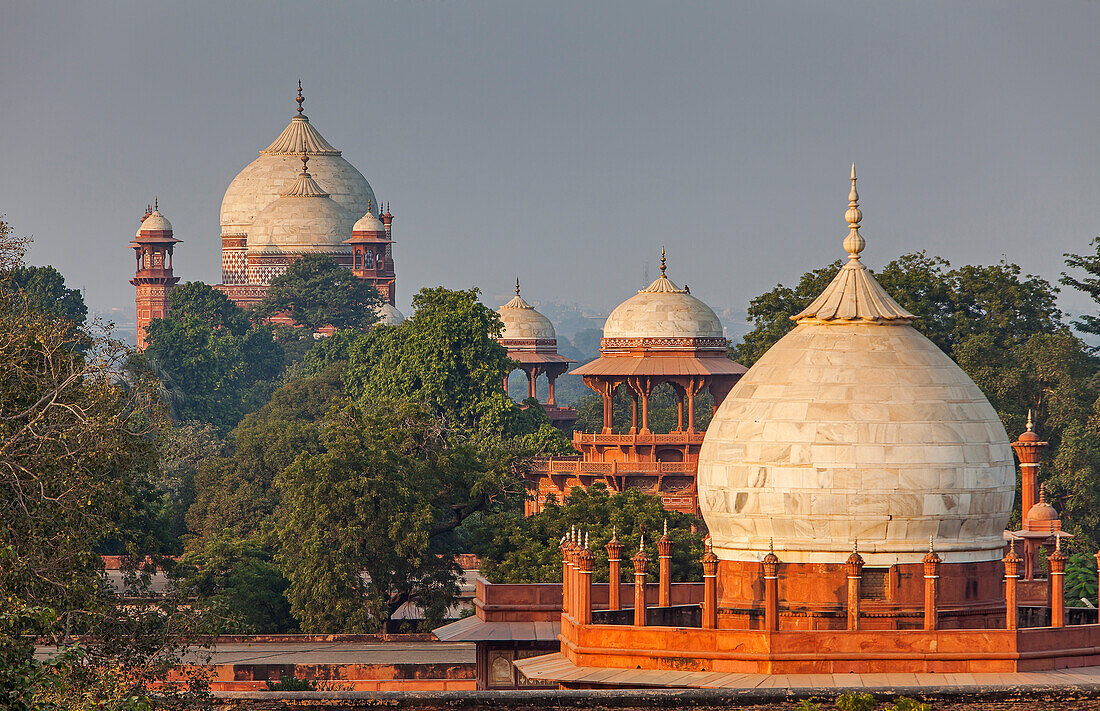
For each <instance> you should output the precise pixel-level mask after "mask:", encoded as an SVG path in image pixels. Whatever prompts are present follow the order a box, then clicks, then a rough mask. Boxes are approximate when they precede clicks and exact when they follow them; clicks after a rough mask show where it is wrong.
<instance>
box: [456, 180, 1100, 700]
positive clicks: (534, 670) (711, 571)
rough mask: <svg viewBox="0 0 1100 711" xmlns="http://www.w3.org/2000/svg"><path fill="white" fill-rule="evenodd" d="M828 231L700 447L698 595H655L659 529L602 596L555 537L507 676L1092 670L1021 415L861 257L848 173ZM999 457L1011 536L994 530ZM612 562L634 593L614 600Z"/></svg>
mask: <svg viewBox="0 0 1100 711" xmlns="http://www.w3.org/2000/svg"><path fill="white" fill-rule="evenodd" d="M846 219H847V221H848V224H849V233H848V236H847V237H846V238H845V240H844V248H845V250H846V251H847V252H848V257H849V258H848V262H847V264H845V265H844V266H843V267H842V268H841V270H840V272H839V273H838V274H837V276H836V278H835V279H834V280H833V281H832V282H831V283H830V284H829V286H828V287H827V288H826V289H825V291H823V292H822V293H821V295H820V296H819V297H818V298H816V299H815V300H814V301H813V302H812V303H811V304H809V306H807V307H806V308H805V309H804V310H803V311H802V312H800V313H798V314H796V315H795V316H794V317H793V319H794V321H795V324H796V325H795V326H794V328H793V329H792V330H791V331H790V332H789V333H788V334H787V335H785V336H784V337H783V338H782V339H781V340H780V341H779V342H778V343H776V344H775V345H774V346H773V347H772V348H771V349H770V350H769V351H768V352H767V353H766V354H765V355H764V356H763V357H762V358H761V359H760V360H759V361H757V362H756V363H755V364H754V365H753V367H752V368H751V369H749V371H748V372H747V373H746V374H745V375H744V377H742V378H741V379H740V380H739V381H738V382H737V384H736V385H735V386H734V387H733V389H732V390H731V391H730V392H729V394H728V395H727V396H726V397H725V398H724V400H723V401H722V403H721V405H720V406H719V407H718V411H717V413H716V414H715V416H714V419H713V421H712V422H711V425H710V428H709V430H708V431H707V434H706V437H705V439H704V441H703V444H702V448H701V451H700V454H699V465H698V471H699V477H698V481H699V494H700V506H699V508H700V510H701V512H702V516H703V518H704V520H705V521H706V524H707V527H708V529H709V532H710V544H711V545H710V546H709V548H708V550H707V551H706V552H705V553H704V555H703V556H702V560H701V561H700V563H701V567H702V573H703V583H702V584H699V583H673V582H672V581H671V564H670V562H669V561H670V551H671V546H672V545H673V544H672V541H671V540H670V539H669V538H668V536H667V535H665V536H662V537H660V538H659V539H658V540H657V541H656V546H655V548H656V549H657V554H658V555H657V559H658V582H657V583H656V584H652V583H647V582H646V574H647V571H648V570H649V568H648V566H649V565H650V561H651V558H650V553H649V552H648V551H647V549H646V547H645V544H644V543H643V544H642V545H641V546H640V547H639V549H638V551H637V552H636V553H634V554H633V555H632V556H631V555H630V554H631V552H630V551H624V550H623V546H622V545H621V544H619V542H618V541H616V540H614V539H612V541H611V542H609V543H608V544H607V545H606V553H607V557H606V561H607V563H606V564H607V566H608V569H609V582H608V583H606V584H603V583H600V584H597V583H593V571H594V570H595V568H596V566H598V565H601V564H602V560H603V551H594V550H591V549H589V547H588V545H587V543H586V538H585V537H584V536H579V535H572V534H571V533H570V532H567V535H566V536H565V537H563V539H562V542H561V550H562V560H563V571H562V586H561V595H562V614H561V630H560V637H559V638H560V640H561V643H560V652H558V653H555V654H549V655H545V656H541V657H533V658H528V659H520V658H518V657H517V658H516V660H515V662H514V666H515V667H516V669H518V670H519V672H520V673H521V674H522V677H523V680H524V682H525V683H531V684H545V683H558V684H559V685H561V686H563V687H567V688H592V687H594V686H610V687H616V686H619V687H621V686H665V685H672V686H678V687H691V686H696V687H714V686H718V687H721V686H725V685H730V686H737V685H738V681H737V678H738V677H739V676H740V675H741V674H745V673H752V674H761V673H762V674H841V675H843V674H848V673H856V674H859V673H909V674H912V673H917V674H920V673H940V674H958V673H979V672H982V673H1016V672H1023V671H1033V670H1050V669H1064V668H1067V667H1081V666H1091V665H1100V624H1098V623H1097V615H1096V609H1095V608H1094V607H1091V606H1090V607H1088V608H1072V607H1069V606H1067V604H1066V600H1065V587H1064V579H1065V573H1066V561H1067V557H1066V555H1065V554H1064V553H1063V552H1062V550H1061V548H1062V541H1063V538H1064V537H1065V535H1064V534H1061V532H1060V528H1061V522H1060V520H1059V519H1058V514H1057V511H1056V510H1055V509H1054V508H1053V507H1052V506H1051V505H1050V504H1048V503H1047V502H1046V501H1045V500H1044V495H1043V490H1042V488H1041V487H1039V490H1038V491H1039V500H1038V501H1035V494H1036V486H1035V485H1036V480H1035V473H1036V466H1037V464H1038V461H1039V454H1040V452H1041V451H1042V448H1043V447H1044V446H1045V444H1046V443H1045V442H1041V441H1040V439H1039V437H1038V436H1037V435H1036V434H1035V433H1034V432H1033V431H1032V429H1031V423H1030V418H1029V423H1028V431H1027V432H1025V433H1024V434H1023V435H1021V437H1020V438H1019V439H1018V440H1017V441H1016V442H1013V443H1011V445H1010V443H1009V440H1008V437H1007V435H1006V433H1005V430H1004V427H1003V426H1002V425H1001V422H1000V420H999V419H998V417H997V414H996V412H995V411H994V410H993V408H992V406H991V405H990V404H989V402H988V401H987V400H986V398H985V396H984V395H983V394H982V393H981V391H980V390H979V389H978V388H977V386H975V384H974V383H973V382H972V381H971V380H970V378H969V377H967V375H966V374H965V373H963V372H962V370H960V369H959V368H958V366H956V365H955V364H954V363H953V362H952V361H951V360H950V359H949V358H948V357H947V356H946V355H944V354H943V353H942V352H940V351H939V349H938V348H936V346H935V345H933V344H932V343H931V342H930V341H928V339H926V338H925V337H924V336H922V335H921V334H920V333H919V332H918V331H917V330H916V329H915V328H914V327H913V325H912V322H913V320H914V319H915V318H917V316H915V315H913V314H911V313H909V312H908V311H907V310H905V309H904V308H903V307H901V306H900V305H899V304H898V303H897V302H896V301H894V300H893V299H892V298H890V296H889V295H887V294H886V292H885V291H884V290H883V289H882V288H881V287H880V286H879V284H878V283H877V282H876V281H875V279H874V277H873V276H872V275H871V273H870V271H868V270H867V268H866V267H865V266H864V265H863V264H862V262H861V260H860V254H861V252H862V251H863V249H864V246H865V242H864V239H863V237H862V236H861V235H860V233H859V226H860V221H861V219H862V213H861V211H860V209H859V203H858V194H857V192H856V177H855V168H854V167H853V168H852V176H851V191H850V194H849V205H848V210H847V213H846ZM1013 449H1015V450H1016V453H1017V455H1018V456H1019V459H1020V463H1021V469H1022V470H1023V472H1022V481H1023V490H1024V499H1025V507H1024V512H1025V513H1024V526H1023V530H1021V531H1006V530H1005V527H1006V525H1007V524H1008V523H1009V516H1010V513H1011V511H1012V504H1013V498H1014V495H1015V472H1014V465H1013V459H1012V452H1013ZM646 538H647V539H648V538H649V537H648V536H647V537H646ZM1020 539H1024V541H1025V544H1026V545H1025V547H1026V548H1027V550H1028V555H1029V556H1034V558H1035V560H1034V561H1033V562H1034V563H1035V564H1036V567H1037V563H1038V560H1039V559H1038V556H1039V553H1038V552H1037V551H1036V550H1035V549H1036V548H1037V546H1038V545H1039V543H1045V544H1047V545H1048V546H1049V547H1048V548H1047V549H1046V551H1045V556H1046V568H1047V574H1046V575H1045V576H1043V577H1039V576H1038V575H1036V576H1035V579H1034V580H1030V579H1029V578H1031V577H1032V572H1030V571H1029V572H1027V573H1026V574H1025V571H1024V570H1023V569H1022V568H1023V567H1024V564H1025V561H1024V560H1023V559H1021V557H1020V556H1019V554H1018V552H1017V551H1018V549H1019V547H1020V545H1019V540H1020ZM652 547H653V546H652V545H651V548H652ZM627 556H630V557H628V558H627V559H626V560H625V561H624V560H623V559H624V557H627ZM1097 558H1098V559H1100V553H1098V554H1097ZM624 562H625V563H629V564H633V569H634V570H633V573H634V579H635V584H634V585H633V586H632V587H629V588H628V589H627V590H625V591H624V590H622V589H621V588H622V587H623V582H622V576H621V575H620V566H621V565H622V564H623V563H624ZM1027 565H1028V566H1029V567H1030V566H1031V563H1028V564H1027ZM1022 578H1023V579H1022ZM1029 585H1030V587H1029ZM479 594H482V593H481V592H479ZM484 595H485V596H486V597H492V595H493V591H492V590H486V591H485V592H484ZM456 625H457V623H456ZM437 634H440V638H441V639H442V638H443V637H444V636H445V633H441V632H440V631H437ZM447 638H448V639H451V638H452V637H447ZM918 683H919V682H918ZM1005 683H1011V682H1010V680H1009V681H1006V682H1005Z"/></svg>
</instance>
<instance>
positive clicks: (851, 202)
mask: <svg viewBox="0 0 1100 711" xmlns="http://www.w3.org/2000/svg"><path fill="white" fill-rule="evenodd" d="M851 181H852V190H851V191H850V192H849V193H848V210H847V211H846V212H845V213H844V219H845V220H847V221H848V230H849V231H848V236H847V237H845V238H844V249H845V251H847V252H848V258H849V259H859V253H860V252H862V251H863V247H864V246H865V245H866V242H865V241H864V240H863V236H862V235H860V234H859V223H860V221H861V220H862V219H863V213H862V212H861V211H860V209H859V192H858V191H857V190H856V164H855V163H852V177H851Z"/></svg>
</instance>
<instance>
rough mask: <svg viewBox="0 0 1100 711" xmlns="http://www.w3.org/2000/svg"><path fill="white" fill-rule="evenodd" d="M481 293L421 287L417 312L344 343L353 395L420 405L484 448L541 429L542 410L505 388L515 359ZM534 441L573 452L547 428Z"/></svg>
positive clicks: (372, 400)
mask: <svg viewBox="0 0 1100 711" xmlns="http://www.w3.org/2000/svg"><path fill="white" fill-rule="evenodd" d="M478 293H479V292H478V290H477V289H470V290H468V291H452V290H450V289H444V288H442V287H439V288H435V289H422V290H421V291H420V293H418V294H417V295H416V296H415V297H413V308H414V309H415V312H414V314H413V316H412V318H410V319H408V320H407V321H405V323H403V324H401V325H400V326H398V327H393V328H376V329H372V330H371V331H370V332H369V333H366V334H362V335H361V336H359V337H358V338H357V339H356V340H355V341H354V343H352V344H350V345H349V346H348V347H347V352H348V372H347V378H346V385H347V391H348V394H349V395H351V396H352V397H355V398H357V399H358V400H359V401H360V402H362V403H364V404H365V405H367V406H370V405H372V404H374V403H379V402H384V401H386V400H389V399H397V400H403V401H408V402H416V403H420V404H421V405H423V406H425V407H427V408H428V409H429V411H430V412H432V413H433V414H434V415H436V416H438V417H440V418H442V419H443V421H444V422H446V423H447V427H448V428H450V429H453V430H460V431H463V432H465V433H469V434H471V435H472V436H474V437H475V439H476V440H477V441H478V442H479V443H480V444H482V445H484V446H486V447H496V446H498V445H499V444H500V443H501V441H502V440H510V439H512V438H515V437H523V436H526V435H530V434H532V433H534V432H536V431H538V430H540V429H541V427H542V425H543V424H546V422H547V421H546V419H545V417H543V416H542V414H543V413H542V412H541V408H537V411H536V408H533V407H528V409H527V411H526V414H524V412H525V411H524V410H523V409H522V408H521V407H520V406H519V405H517V404H516V403H515V402H513V401H512V400H511V399H510V398H509V397H508V396H507V394H506V393H505V392H504V390H503V388H502V382H503V379H504V376H505V375H507V374H508V373H509V372H510V371H511V370H512V369H513V368H514V367H515V364H514V362H513V361H512V360H510V359H509V358H508V353H507V351H506V350H505V349H504V347H503V346H501V345H500V344H499V343H497V342H496V337H497V336H499V335H500V330H501V327H502V325H501V321H500V317H499V316H497V314H496V312H495V311H492V310H491V309H489V308H486V307H485V305H484V304H482V303H481V302H480V301H478ZM342 347H343V344H339V343H336V344H334V350H337V351H338V350H339V349H341V348H342ZM330 352H331V351H330ZM528 404H529V403H528ZM529 441H537V442H543V443H545V444H546V445H547V447H548V450H546V451H549V452H553V453H558V452H562V451H572V450H571V445H569V443H568V440H566V439H565V437H564V436H562V435H560V433H558V434H557V435H555V434H554V433H553V432H550V431H543V435H542V436H541V437H539V438H532V439H530V440H529Z"/></svg>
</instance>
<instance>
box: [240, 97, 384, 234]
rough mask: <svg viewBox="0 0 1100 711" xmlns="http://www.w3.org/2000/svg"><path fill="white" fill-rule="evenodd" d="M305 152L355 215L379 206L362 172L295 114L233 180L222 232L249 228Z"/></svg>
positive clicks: (276, 195) (329, 187) (328, 188)
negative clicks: (276, 136) (265, 147)
mask: <svg viewBox="0 0 1100 711" xmlns="http://www.w3.org/2000/svg"><path fill="white" fill-rule="evenodd" d="M303 153H305V154H308V155H309V157H310V163H309V170H310V173H312V175H313V177H314V179H315V180H317V182H318V183H319V184H320V185H321V186H322V187H323V188H324V189H325V190H326V191H327V192H328V193H329V195H330V196H331V197H332V199H333V200H334V201H335V202H336V203H338V204H339V205H341V206H342V207H343V208H344V209H345V210H347V211H348V212H350V213H351V214H352V215H354V216H355V217H359V216H360V215H363V214H365V213H366V212H368V210H372V211H376V210H377V205H378V201H377V200H376V199H375V196H374V190H373V189H372V188H371V186H370V184H369V183H368V182H367V179H366V178H364V177H363V174H362V173H360V172H359V171H358V170H356V169H355V166H353V165H352V164H351V163H349V162H348V161H347V160H345V159H344V158H343V157H342V156H341V155H340V151H338V150H336V149H335V148H333V147H332V146H331V145H330V144H329V143H328V141H326V140H325V139H324V138H323V137H321V135H320V134H319V133H318V132H317V130H316V129H314V128H313V126H312V125H311V124H310V123H309V120H308V119H307V118H306V117H305V116H295V117H294V118H293V119H291V122H290V124H289V125H288V126H287V128H286V129H284V131H283V133H282V134H281V135H280V136H279V138H277V139H276V140H275V142H273V143H272V144H271V145H270V146H269V147H268V148H267V149H265V150H264V151H262V152H261V153H260V157H258V158H257V159H256V160H254V161H252V162H251V163H249V164H248V165H247V166H246V167H245V168H244V170H242V171H241V172H240V173H238V174H237V177H235V178H234V179H233V182H231V183H230V184H229V187H228V188H227V189H226V191H225V196H224V197H223V198H222V207H221V225H222V233H223V234H244V233H246V232H247V231H248V230H247V228H248V226H249V225H250V224H252V222H253V220H255V219H256V218H257V217H258V216H259V214H260V213H261V212H262V211H263V209H264V208H266V207H267V206H268V205H270V204H271V203H272V202H274V201H275V200H277V199H278V198H279V196H280V195H282V194H283V193H285V192H286V191H287V190H288V189H289V188H290V186H291V185H292V184H293V183H294V181H295V179H296V177H297V175H298V169H299V167H300V165H301V161H300V158H301V155H302V154H303ZM352 219H353V221H354V218H352Z"/></svg>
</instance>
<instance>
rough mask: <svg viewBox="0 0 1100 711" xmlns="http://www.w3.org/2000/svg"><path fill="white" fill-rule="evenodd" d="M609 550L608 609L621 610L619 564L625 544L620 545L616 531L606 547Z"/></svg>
mask: <svg viewBox="0 0 1100 711" xmlns="http://www.w3.org/2000/svg"><path fill="white" fill-rule="evenodd" d="M605 548H606V549H607V568H608V578H607V609H608V610H619V609H621V608H622V601H621V599H620V597H619V596H620V594H621V581H620V577H619V564H620V563H622V554H623V544H622V543H619V539H618V538H617V537H616V534H615V531H614V530H612V532H611V540H610V541H608V542H607V545H606V546H605Z"/></svg>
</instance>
